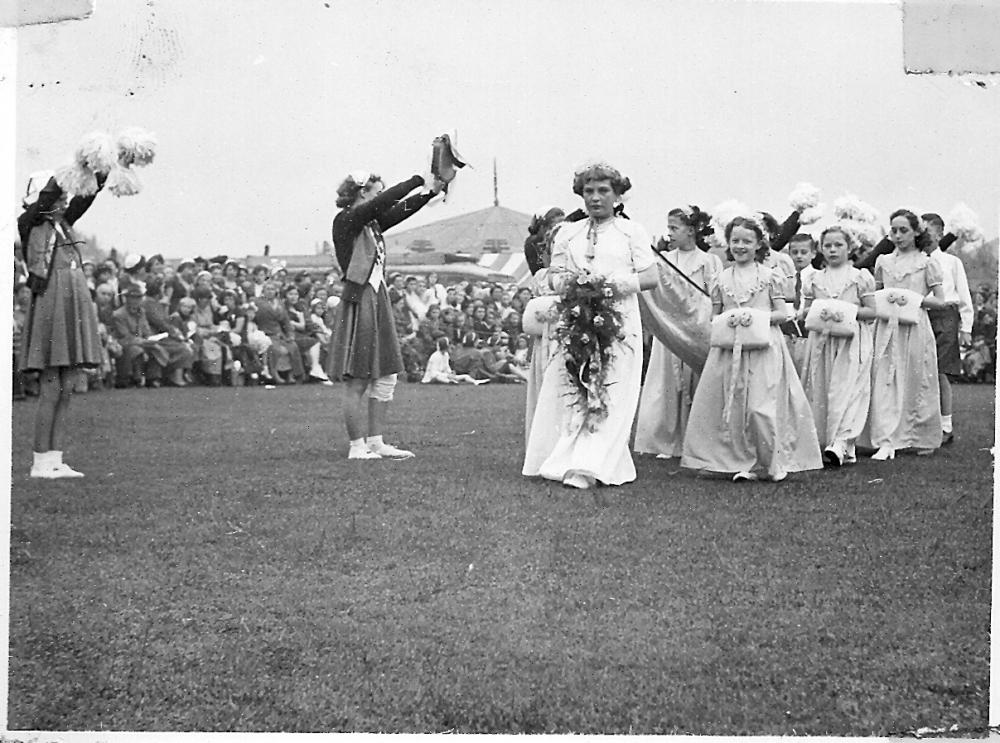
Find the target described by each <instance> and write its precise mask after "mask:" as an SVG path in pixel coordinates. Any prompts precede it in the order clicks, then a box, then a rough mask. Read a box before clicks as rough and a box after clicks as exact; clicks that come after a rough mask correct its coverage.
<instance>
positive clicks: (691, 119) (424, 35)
mask: <svg viewBox="0 0 1000 743" xmlns="http://www.w3.org/2000/svg"><path fill="white" fill-rule="evenodd" d="M17 75H18V80H17V85H18V110H17V119H18V131H17V140H18V152H17V175H18V181H19V182H23V181H24V180H25V178H26V177H27V175H28V174H30V173H31V172H33V171H35V170H39V169H44V168H52V167H55V166H56V165H58V164H59V163H60V162H61V161H62V160H64V159H65V158H66V157H67V156H68V155H69V154H70V153H71V151H72V149H73V147H74V145H75V144H76V142H77V140H78V139H79V138H80V136H81V135H82V134H84V133H85V132H87V131H89V130H92V129H94V128H107V129H111V130H117V129H119V128H121V127H123V126H126V125H138V126H142V127H145V128H148V129H151V130H153V131H155V132H156V133H157V135H158V136H159V140H160V149H159V154H158V155H157V159H156V162H155V163H154V164H153V165H152V166H151V167H149V168H147V169H145V170H144V171H142V173H141V176H142V179H143V182H144V184H145V190H144V191H143V193H141V194H140V195H139V196H137V197H133V198H124V199H115V198H114V197H113V196H111V195H110V194H103V195H102V196H101V197H100V198H99V199H98V200H97V202H95V205H94V206H93V208H92V209H91V210H90V212H89V213H88V214H87V215H86V217H85V218H84V220H82V221H81V222H80V227H81V229H82V230H83V231H85V232H89V233H95V234H97V236H98V238H99V240H100V242H101V244H102V246H103V247H105V248H107V247H110V246H111V245H114V246H116V247H118V249H119V250H122V251H125V252H133V251H134V252H141V253H144V254H146V255H149V254H152V253H157V252H159V253H163V254H165V255H167V256H168V257H171V256H172V257H180V256H187V257H190V256H194V255H196V254H203V255H214V254H218V253H226V254H229V255H233V256H243V255H246V254H248V253H259V252H261V250H262V247H263V245H264V244H265V243H268V244H270V245H271V246H272V250H273V252H274V253H275V254H288V253H311V252H313V250H314V246H315V244H316V243H317V242H319V241H322V240H323V239H326V238H328V236H329V228H330V222H331V219H332V217H333V215H334V213H335V207H334V200H335V198H336V194H335V192H336V187H337V185H338V183H339V182H340V180H341V179H342V178H343V176H344V175H345V174H346V173H347V172H348V171H350V170H354V169H359V168H365V169H371V170H375V171H376V172H378V173H381V174H382V175H383V176H384V177H385V178H386V179H387V182H392V181H395V180H401V179H403V178H406V177H408V176H409V175H410V174H411V173H413V172H420V171H421V170H423V169H424V167H425V166H426V160H427V152H428V151H429V146H430V142H431V140H432V139H433V137H434V136H435V135H437V134H439V133H441V132H442V131H446V130H456V131H457V133H458V145H459V149H460V150H461V152H462V154H463V155H464V156H465V157H466V158H467V159H468V160H470V161H471V162H472V164H473V165H474V166H475V169H474V170H465V171H462V173H461V175H460V177H459V180H458V182H457V183H456V188H455V191H454V194H453V195H452V196H451V198H450V200H449V202H448V203H444V204H438V205H436V206H435V207H433V208H430V209H426V210H425V211H424V212H422V213H421V214H420V215H418V217H416V218H414V220H412V221H411V222H409V223H408V224H407V226H415V225H417V224H420V223H423V222H427V221H432V220H436V219H442V218H445V217H451V216H455V215H457V214H461V213H465V212H469V211H473V210H476V209H480V208H483V207H486V206H489V205H490V204H491V203H492V199H493V175H492V161H493V158H494V157H495V158H496V159H497V161H498V163H499V181H500V202H501V204H503V205H504V206H508V207H511V208H513V209H517V210H519V211H524V212H531V211H533V210H534V209H535V208H537V207H539V206H542V205H545V204H558V205H561V206H563V207H566V208H570V207H575V206H576V205H577V204H576V197H574V196H573V194H572V192H571V190H570V184H571V180H572V172H573V169H574V167H575V166H576V165H578V164H579V163H580V162H582V161H584V160H586V159H588V158H592V157H603V158H606V159H608V160H609V161H611V162H612V163H614V164H616V165H618V166H619V167H620V168H621V169H622V171H623V172H624V173H625V174H626V175H628V176H629V177H630V178H631V179H632V182H633V184H634V188H633V191H632V193H631V194H630V200H629V204H628V210H629V212H630V214H631V215H632V216H633V218H635V219H637V220H639V221H640V222H642V223H643V224H644V225H645V226H646V227H647V229H648V230H649V231H650V232H652V233H660V232H662V231H663V230H664V228H665V225H666V213H667V211H668V209H670V208H671V207H673V206H676V205H679V204H683V203H696V204H699V205H701V206H702V207H704V208H707V209H710V208H711V207H712V206H713V205H715V204H717V203H719V202H721V201H723V200H725V199H728V198H738V199H740V200H742V201H745V202H748V203H750V204H751V205H752V206H754V207H756V208H760V209H767V210H769V211H772V212H774V213H775V214H777V215H778V216H784V214H786V213H787V211H788V205H787V195H788V193H789V191H791V189H792V187H793V186H794V185H795V183H796V182H797V181H801V180H806V181H809V182H812V183H814V184H815V185H817V186H819V187H820V188H821V189H822V192H823V200H824V201H826V202H828V203H831V202H832V201H833V200H834V199H835V198H836V197H838V196H840V195H842V194H843V193H844V192H846V191H853V192H855V193H857V194H858V195H860V196H861V197H862V198H863V199H865V200H867V201H869V202H871V203H872V204H874V205H875V206H876V207H877V208H878V209H879V210H880V211H881V212H882V214H883V216H884V217H887V216H888V213H889V212H890V211H891V210H892V209H894V208H896V207H900V206H906V207H909V208H913V209H916V210H918V211H927V210H937V211H940V212H942V213H946V212H947V211H948V210H949V209H950V208H951V207H952V206H953V205H954V204H955V203H956V202H957V201H965V202H966V203H968V204H969V205H970V206H971V207H972V208H973V209H974V210H975V211H976V212H978V213H979V215H980V218H981V220H982V223H983V226H984V227H985V228H986V231H987V234H988V236H990V237H993V236H995V235H996V233H997V222H998V217H997V214H998V203H1000V179H998V178H997V173H998V169H1000V136H998V134H1000V87H996V86H994V87H990V88H987V89H985V90H984V89H980V88H978V87H975V86H970V85H965V84H962V83H961V82H960V81H957V80H950V79H945V78H941V77H933V76H912V75H911V76H907V75H905V74H904V73H903V57H902V28H901V10H900V8H899V7H898V6H897V5H895V4H893V3H884V2H875V3H860V4H847V3H741V2H717V3H708V2H704V1H703V0H699V1H698V2H690V3H685V2H661V1H660V0H647V1H645V2H637V1H635V0H633V2H630V3H611V2H607V1H605V2H586V1H583V2H581V1H580V0H574V2H561V1H556V0H552V1H550V2H544V1H539V0H530V1H528V0H523V1H521V2H518V1H517V0H507V1H505V2H503V3H497V2H493V3H485V2H461V3H460V2H419V3H414V2H373V1H372V0H367V1H365V2H361V1H360V0H357V1H356V2H341V1H337V0H330V2H323V0H281V2H274V1H273V0H271V1H268V2H265V1H264V0H228V1H226V0H212V1H211V2H206V1H205V0H169V2H168V1H167V0H156V1H154V0H149V1H148V2H138V1H137V0H99V2H98V4H97V11H96V13H95V14H94V16H93V17H92V18H90V19H88V20H85V21H78V22H71V23H62V24H58V25H48V26H35V27H27V28H23V29H21V30H20V31H19V36H18V70H17Z"/></svg>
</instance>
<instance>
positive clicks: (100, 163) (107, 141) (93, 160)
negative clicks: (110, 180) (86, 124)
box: [75, 132, 118, 173]
mask: <svg viewBox="0 0 1000 743" xmlns="http://www.w3.org/2000/svg"><path fill="white" fill-rule="evenodd" d="M75 154H76V161H77V162H78V163H79V164H80V165H83V166H85V167H87V168H89V169H90V170H92V171H93V172H95V173H107V172H108V171H110V170H111V168H112V167H114V164H115V163H116V162H117V160H118V151H117V149H116V148H115V143H114V140H112V139H111V135H110V134H106V133H104V132H91V133H90V134H88V135H87V136H86V137H84V138H83V140H81V142H80V144H79V145H77V148H76V153H75Z"/></svg>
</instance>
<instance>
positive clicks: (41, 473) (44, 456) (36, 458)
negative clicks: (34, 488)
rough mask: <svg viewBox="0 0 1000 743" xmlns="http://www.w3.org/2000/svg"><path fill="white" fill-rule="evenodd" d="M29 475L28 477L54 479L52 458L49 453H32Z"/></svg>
mask: <svg viewBox="0 0 1000 743" xmlns="http://www.w3.org/2000/svg"><path fill="white" fill-rule="evenodd" d="M32 457H33V459H32V462H31V474H29V475H28V477H43V478H45V479H46V480H51V479H53V478H55V477H56V475H55V474H54V472H55V471H54V470H53V468H52V463H53V458H52V452H50V451H36V452H33V453H32Z"/></svg>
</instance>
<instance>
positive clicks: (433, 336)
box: [417, 304, 448, 359]
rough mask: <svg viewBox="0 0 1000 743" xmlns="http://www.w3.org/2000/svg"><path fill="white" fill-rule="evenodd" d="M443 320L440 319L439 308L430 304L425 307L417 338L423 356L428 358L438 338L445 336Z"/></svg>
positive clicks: (446, 333)
mask: <svg viewBox="0 0 1000 743" xmlns="http://www.w3.org/2000/svg"><path fill="white" fill-rule="evenodd" d="M447 335H448V332H447V331H446V330H445V326H444V322H443V321H442V319H441V308H440V307H438V306H437V305H436V304H432V305H431V306H430V307H428V308H427V315H426V316H425V317H424V319H423V320H421V322H420V328H419V329H418V330H417V338H418V339H419V341H420V351H421V353H422V354H423V356H424V358H425V359H426V358H429V357H430V355H431V354H432V353H435V351H436V349H437V341H438V338H445V337H447Z"/></svg>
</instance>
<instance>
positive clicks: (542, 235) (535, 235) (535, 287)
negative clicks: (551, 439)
mask: <svg viewBox="0 0 1000 743" xmlns="http://www.w3.org/2000/svg"><path fill="white" fill-rule="evenodd" d="M565 216H566V214H565V212H563V210H562V209H560V208H559V207H556V206H554V207H547V208H543V209H540V210H539V211H538V213H537V214H535V215H534V216H533V217H532V219H531V224H530V225H528V233H529V234H528V237H527V239H525V241H524V258H525V261H526V262H527V264H528V268H529V270H530V271H531V274H532V275H531V282H530V284H529V286H530V289H531V293H532V294H533V295H534V296H536V297H539V296H543V295H547V294H551V293H552V292H553V290H552V288H551V287H550V286H549V283H548V271H549V265H550V264H551V262H552V241H553V239H554V237H555V233H556V230H557V229H558V228H559V225H560V224H562V221H563V219H564V218H565ZM525 307H526V308H527V305H526V306H525ZM531 311H533V312H534V311H536V310H534V308H532V310H531ZM530 342H531V348H530V351H529V355H530V361H529V364H528V373H527V379H526V380H525V381H526V388H527V389H526V391H525V396H524V441H525V445H527V442H528V437H529V436H530V435H531V421H532V420H533V419H534V417H535V407H536V405H537V404H538V392H539V390H541V388H542V380H543V379H544V377H545V367H546V366H547V365H548V361H549V356H550V355H551V350H550V347H551V343H552V338H551V336H550V333H549V324H548V323H544V324H543V325H542V334H541V335H540V336H534V337H532V338H531V340H530Z"/></svg>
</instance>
